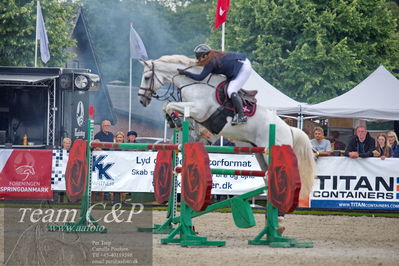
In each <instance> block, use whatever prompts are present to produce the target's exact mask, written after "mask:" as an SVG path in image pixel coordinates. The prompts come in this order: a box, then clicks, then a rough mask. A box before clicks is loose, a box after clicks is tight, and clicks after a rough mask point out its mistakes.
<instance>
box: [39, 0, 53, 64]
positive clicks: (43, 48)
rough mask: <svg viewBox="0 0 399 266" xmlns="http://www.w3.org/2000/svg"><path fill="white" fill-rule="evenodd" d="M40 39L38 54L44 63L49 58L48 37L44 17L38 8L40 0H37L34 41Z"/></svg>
mask: <svg viewBox="0 0 399 266" xmlns="http://www.w3.org/2000/svg"><path fill="white" fill-rule="evenodd" d="M37 40H39V41H40V56H41V58H42V61H43V62H44V63H47V62H48V60H50V51H49V49H48V38H47V32H46V26H45V25H44V19H43V15H42V9H41V8H40V1H37V18H36V41H37Z"/></svg>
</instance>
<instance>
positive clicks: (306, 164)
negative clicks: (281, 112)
mask: <svg viewBox="0 0 399 266" xmlns="http://www.w3.org/2000/svg"><path fill="white" fill-rule="evenodd" d="M195 63H196V61H195V60H194V59H190V58H188V57H186V56H182V55H173V56H163V57H161V58H159V59H157V60H148V61H144V62H142V64H143V65H144V71H143V76H142V80H141V86H140V89H139V93H138V94H139V96H140V103H141V104H142V105H143V106H147V105H149V104H150V102H151V98H152V97H159V96H157V93H156V92H157V90H158V89H159V88H161V87H162V86H163V85H164V84H165V83H173V84H174V85H175V87H177V88H178V90H179V92H180V95H181V101H180V102H177V101H171V102H167V103H165V104H164V108H163V109H164V112H165V113H166V114H169V115H171V114H172V113H173V112H174V111H177V112H179V113H181V114H183V113H184V109H185V106H189V107H190V117H191V118H192V119H194V120H195V121H197V122H199V123H201V122H204V121H205V120H207V119H208V118H209V117H210V116H211V115H212V114H213V113H214V112H215V111H216V109H217V108H218V107H219V104H218V103H217V101H216V99H215V91H216V90H215V87H216V86H217V85H218V84H219V83H220V82H221V81H223V80H224V79H225V78H224V76H222V75H210V76H208V77H207V78H206V79H205V80H204V81H203V82H197V81H194V80H192V79H190V78H188V77H186V76H184V75H179V73H178V71H177V69H178V68H180V69H185V68H190V71H191V72H195V73H200V72H201V70H202V67H197V66H195ZM230 122H231V118H230V117H228V119H227V123H226V125H225V126H224V127H223V129H222V131H221V132H220V133H219V135H222V136H224V137H230V138H233V139H235V140H239V141H244V142H247V143H250V144H252V145H253V146H257V147H267V146H268V143H269V125H270V124H275V125H276V145H282V144H287V145H291V146H292V147H293V149H294V152H295V154H296V157H297V160H298V167H299V173H300V177H301V183H302V187H301V192H300V199H304V198H306V197H307V196H309V194H310V192H311V190H312V186H313V180H314V177H315V168H316V167H315V162H314V157H313V152H312V146H311V144H310V141H309V138H308V136H307V135H306V134H305V133H304V132H303V131H302V130H300V129H297V128H294V127H290V126H288V125H287V124H286V123H285V122H284V121H283V120H282V119H280V118H279V117H278V116H277V115H276V113H275V112H274V111H271V110H268V109H266V108H264V107H262V106H260V105H258V106H257V110H256V113H255V115H254V116H252V117H248V122H247V123H245V124H241V125H236V126H231V124H230ZM257 160H258V161H259V164H260V166H261V168H262V170H264V171H266V170H267V163H266V162H267V158H266V156H263V155H261V154H258V156H257Z"/></svg>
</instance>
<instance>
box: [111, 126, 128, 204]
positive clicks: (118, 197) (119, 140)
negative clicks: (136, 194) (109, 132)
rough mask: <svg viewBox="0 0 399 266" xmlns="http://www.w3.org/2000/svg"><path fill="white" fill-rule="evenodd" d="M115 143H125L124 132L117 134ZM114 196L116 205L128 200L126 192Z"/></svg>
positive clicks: (116, 193)
mask: <svg viewBox="0 0 399 266" xmlns="http://www.w3.org/2000/svg"><path fill="white" fill-rule="evenodd" d="M115 143H125V134H124V133H123V132H122V131H118V132H116V134H115ZM112 194H113V201H114V204H115V203H118V202H124V201H125V200H126V194H127V193H125V192H114V193H112Z"/></svg>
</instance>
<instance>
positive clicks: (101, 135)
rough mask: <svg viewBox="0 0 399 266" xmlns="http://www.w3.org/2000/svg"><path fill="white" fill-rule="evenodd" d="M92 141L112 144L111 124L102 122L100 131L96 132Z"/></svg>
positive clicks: (106, 121)
mask: <svg viewBox="0 0 399 266" xmlns="http://www.w3.org/2000/svg"><path fill="white" fill-rule="evenodd" d="M94 139H99V140H100V141H101V142H114V134H112V132H111V122H109V121H108V120H104V121H102V122H101V131H100V132H98V133H97V134H96V135H95V136H94Z"/></svg>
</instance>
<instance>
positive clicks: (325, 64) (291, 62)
mask: <svg viewBox="0 0 399 266" xmlns="http://www.w3.org/2000/svg"><path fill="white" fill-rule="evenodd" d="M396 26H397V24H396V21H395V19H394V17H393V15H392V13H391V12H390V10H389V9H388V8H387V5H386V3H385V1H382V0H377V1H376V0H346V1H344V0H331V1H318V0H271V1H262V0H236V1H231V8H230V12H229V16H228V23H226V50H233V51H243V52H246V53H247V54H248V55H249V57H250V58H251V59H252V61H253V65H254V68H255V69H256V71H258V73H259V74H260V75H261V76H263V77H264V78H265V79H266V80H267V81H268V82H270V83H271V84H273V85H274V86H275V87H277V88H279V89H281V90H282V91H283V92H285V93H287V94H288V95H290V96H291V97H293V98H295V99H297V100H301V101H305V102H311V103H312V102H320V101H323V100H327V99H330V98H332V97H335V96H337V95H340V94H342V93H344V92H346V91H347V90H349V89H351V88H353V87H354V86H355V85H356V84H357V83H359V82H360V81H362V80H363V79H364V78H366V77H367V76H368V75H369V74H370V73H371V72H372V71H374V70H375V69H376V68H377V67H378V66H379V65H384V66H385V67H386V68H387V69H389V70H392V69H394V68H395V67H397V62H398V61H399V42H398V39H397V38H395V37H396V36H397V32H396ZM215 35H218V36H220V31H217V32H215V33H214V34H213V36H212V40H213V44H214V45H215ZM216 45H217V44H216Z"/></svg>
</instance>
